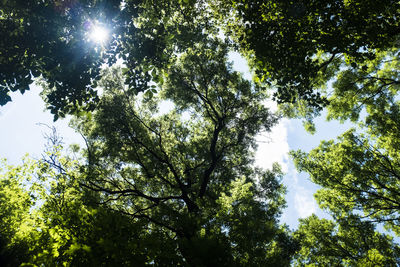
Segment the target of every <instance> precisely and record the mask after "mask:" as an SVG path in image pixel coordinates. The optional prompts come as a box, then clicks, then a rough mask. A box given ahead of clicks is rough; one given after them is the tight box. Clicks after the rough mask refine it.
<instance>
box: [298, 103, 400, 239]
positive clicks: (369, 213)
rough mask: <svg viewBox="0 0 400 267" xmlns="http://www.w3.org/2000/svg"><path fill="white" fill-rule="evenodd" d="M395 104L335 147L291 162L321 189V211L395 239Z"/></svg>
mask: <svg viewBox="0 0 400 267" xmlns="http://www.w3.org/2000/svg"><path fill="white" fill-rule="evenodd" d="M398 118H399V105H398V103H393V104H392V105H391V106H390V108H389V110H388V111H384V110H380V111H378V110H374V112H373V113H372V114H371V115H370V116H369V117H368V119H367V121H366V123H364V124H363V129H365V133H363V134H359V133H357V132H356V131H355V130H354V129H353V130H349V131H347V132H346V133H344V134H343V135H342V136H340V137H339V139H338V141H337V142H334V141H325V142H322V143H321V145H320V146H319V147H318V148H315V149H314V150H312V151H311V152H310V153H308V154H307V153H304V152H300V151H297V152H295V153H293V154H292V155H293V157H294V158H295V161H296V163H297V166H298V168H299V169H300V170H305V171H307V172H308V173H310V175H311V179H312V180H313V181H314V182H315V183H317V184H319V185H321V186H323V188H322V189H321V190H319V192H318V193H317V195H316V197H317V199H318V201H319V202H320V204H321V205H322V207H324V208H327V209H329V210H330V211H331V212H333V213H334V214H335V216H338V217H340V218H343V217H344V216H347V214H348V213H353V214H359V212H361V213H362V214H363V215H364V216H365V218H368V219H369V220H371V221H375V222H382V223H384V224H385V225H386V226H387V227H388V228H390V229H392V230H394V231H395V233H396V234H397V235H399V224H398V221H399V205H398V204H399V203H400V202H399V201H400V199H399V190H398V187H399V169H398V166H399V157H398V151H399V148H400V147H399V141H398V140H400V139H399V136H398V132H399V131H398V129H399V119H398Z"/></svg>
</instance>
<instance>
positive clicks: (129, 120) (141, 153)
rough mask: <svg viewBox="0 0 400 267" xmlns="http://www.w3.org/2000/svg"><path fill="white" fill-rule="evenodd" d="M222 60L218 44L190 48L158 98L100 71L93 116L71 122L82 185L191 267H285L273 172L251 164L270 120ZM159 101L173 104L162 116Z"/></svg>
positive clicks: (252, 90)
mask: <svg viewBox="0 0 400 267" xmlns="http://www.w3.org/2000/svg"><path fill="white" fill-rule="evenodd" d="M227 52H228V50H227V47H226V45H224V43H221V41H219V40H218V39H207V40H205V41H204V40H203V41H202V42H199V43H194V44H193V46H192V48H191V49H187V50H186V52H184V53H181V54H180V55H179V56H177V57H176V58H175V62H174V63H173V64H172V63H171V64H170V67H169V69H168V70H167V72H166V73H164V75H163V76H162V78H159V80H158V81H159V83H158V84H159V86H160V88H158V89H157V90H158V93H157V95H151V94H149V93H145V94H143V95H139V96H135V95H134V94H132V93H130V91H129V88H128V87H127V86H125V85H124V84H123V76H122V75H123V73H122V71H121V70H119V69H111V70H108V71H106V72H105V74H104V77H105V78H104V79H103V80H102V81H101V82H100V85H101V86H102V88H103V89H104V93H103V96H102V99H101V101H100V102H99V105H98V108H97V110H96V111H95V112H94V113H93V114H89V115H88V116H86V117H85V118H81V119H78V120H77V121H76V122H75V124H76V126H77V128H78V129H79V130H80V131H81V132H82V133H83V135H84V136H86V138H87V139H86V141H87V144H88V148H87V152H86V153H87V158H88V166H87V168H86V173H87V175H88V177H87V178H86V185H85V186H86V187H88V188H90V189H91V190H94V191H97V192H101V195H102V198H104V201H105V202H107V206H108V207H110V208H112V209H114V210H118V211H120V212H122V213H124V214H127V215H129V216H131V217H132V218H134V219H140V220H144V221H147V222H148V224H149V227H150V228H151V229H157V231H161V232H164V233H166V238H168V240H170V241H173V242H175V243H176V244H178V246H177V247H176V249H177V250H176V252H175V255H177V256H179V255H181V256H180V257H182V256H183V259H182V260H183V262H186V263H187V264H189V265H193V266H211V265H213V266H215V265H218V266H228V265H229V266H231V265H240V266H242V265H245V266H260V265H265V264H267V263H268V262H274V261H275V262H279V263H280V264H289V262H290V254H291V253H292V252H293V251H294V250H295V246H294V243H293V242H292V241H291V240H290V238H289V237H288V236H287V234H286V233H285V232H286V230H285V229H280V227H279V226H278V225H277V223H278V221H277V216H279V214H280V209H281V208H282V206H283V204H284V200H283V197H282V194H283V192H284V190H283V188H282V185H281V184H280V183H279V182H278V181H277V178H276V176H278V177H279V176H280V172H279V170H278V169H275V170H274V171H263V170H260V169H255V168H254V167H252V166H251V164H252V162H253V152H252V149H251V148H252V147H255V135H256V134H257V133H258V132H259V131H260V130H262V129H264V130H269V129H270V127H271V126H272V124H273V123H274V122H275V121H276V118H275V117H274V116H273V115H272V114H270V112H269V111H268V109H267V108H265V107H264V105H263V104H262V100H263V99H264V97H265V95H264V92H263V91H262V90H260V88H257V87H254V86H252V84H251V83H250V82H249V81H246V80H244V79H243V78H242V77H241V76H240V74H238V73H237V72H234V71H232V69H231V67H230V65H229V64H228V63H227V62H226V61H227ZM150 92H151V91H150ZM155 92H156V91H155ZM152 94H153V93H152ZM166 100H172V101H173V103H174V105H175V106H174V107H173V108H172V110H170V111H167V112H164V113H162V112H161V113H160V111H159V107H160V105H161V103H163V101H164V105H165V101H166ZM257 181H258V182H257ZM249 232H252V233H254V234H252V235H249V234H248V233H249ZM286 256H287V257H286ZM159 264H161V263H159Z"/></svg>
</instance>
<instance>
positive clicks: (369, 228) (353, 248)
mask: <svg viewBox="0 0 400 267" xmlns="http://www.w3.org/2000/svg"><path fill="white" fill-rule="evenodd" d="M294 236H295V238H296V239H297V240H298V241H299V243H300V247H301V249H300V250H299V252H298V253H297V254H296V256H295V257H296V263H295V265H296V266H321V265H323V266H396V265H398V264H399V261H400V258H399V252H400V251H399V249H400V247H399V246H398V245H395V244H394V243H393V238H391V237H389V236H387V235H385V234H382V233H379V232H377V231H375V227H374V225H373V224H371V223H368V222H362V221H360V220H359V219H358V218H357V217H351V216H350V217H347V218H345V219H344V220H342V221H340V222H339V223H337V222H333V221H330V220H327V219H319V218H318V217H317V216H315V215H312V216H310V217H308V218H306V219H300V226H299V229H298V230H297V231H296V232H295V234H294Z"/></svg>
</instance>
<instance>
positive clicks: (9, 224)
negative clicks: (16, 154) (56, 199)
mask: <svg viewBox="0 0 400 267" xmlns="http://www.w3.org/2000/svg"><path fill="white" fill-rule="evenodd" d="M25 160H26V161H25V164H24V166H18V167H15V166H10V165H8V164H7V163H6V162H5V161H4V160H3V161H2V162H1V169H0V218H1V219H0V264H1V265H2V266H17V265H20V264H21V263H23V262H25V261H26V260H27V259H28V251H29V248H30V245H31V243H30V238H31V236H32V234H33V233H32V230H33V229H34V220H33V216H32V215H31V214H30V212H29V210H30V209H31V208H32V207H33V205H34V203H35V202H34V199H33V197H32V195H31V193H32V190H29V189H26V188H24V186H23V182H26V179H28V181H30V177H29V174H30V173H31V172H32V171H33V170H34V169H35V165H34V164H33V162H32V161H30V160H28V159H25Z"/></svg>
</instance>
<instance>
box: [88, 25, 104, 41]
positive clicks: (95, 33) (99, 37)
mask: <svg viewBox="0 0 400 267" xmlns="http://www.w3.org/2000/svg"><path fill="white" fill-rule="evenodd" d="M90 39H91V40H92V41H94V42H96V43H104V42H105V41H107V39H108V30H107V29H106V28H103V27H100V26H94V27H93V29H92V30H91V32H90Z"/></svg>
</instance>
